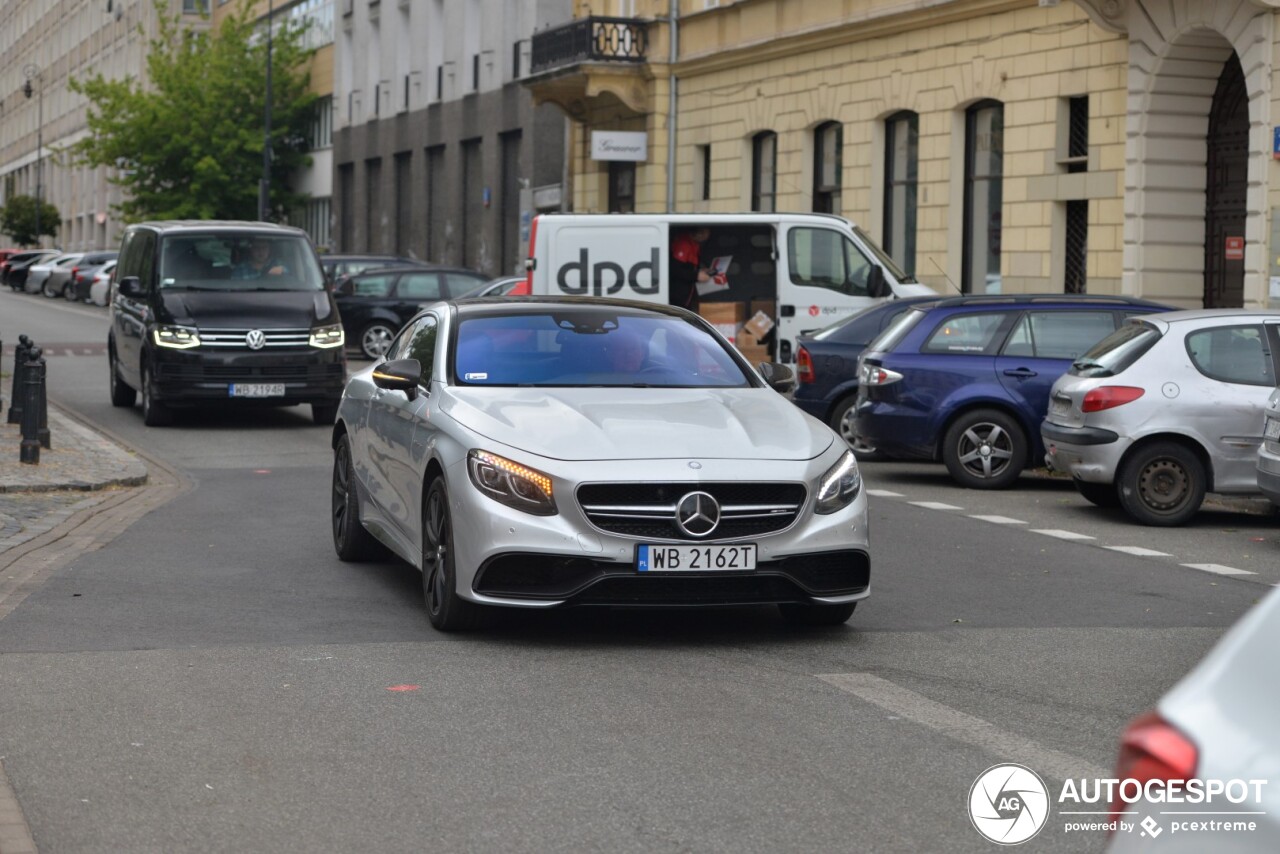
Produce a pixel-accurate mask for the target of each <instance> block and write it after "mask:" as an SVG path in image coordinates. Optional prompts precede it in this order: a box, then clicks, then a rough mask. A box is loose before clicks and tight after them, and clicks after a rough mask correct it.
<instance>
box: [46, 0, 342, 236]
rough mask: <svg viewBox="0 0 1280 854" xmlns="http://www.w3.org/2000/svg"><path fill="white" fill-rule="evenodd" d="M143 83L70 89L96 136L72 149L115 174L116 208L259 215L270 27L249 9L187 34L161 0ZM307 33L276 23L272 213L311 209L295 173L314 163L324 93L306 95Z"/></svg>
mask: <svg viewBox="0 0 1280 854" xmlns="http://www.w3.org/2000/svg"><path fill="white" fill-rule="evenodd" d="M156 13H157V15H158V16H159V19H160V26H159V30H158V35H157V36H156V38H154V39H152V40H151V43H150V51H149V53H148V54H147V82H146V84H143V83H141V82H139V81H137V80H134V79H132V78H126V79H124V80H108V79H106V78H104V77H103V76H102V75H101V74H97V75H95V76H93V77H90V78H88V79H82V80H73V81H71V84H70V86H71V89H72V90H73V91H76V92H80V93H82V94H84V96H85V97H86V98H87V99H88V100H89V108H88V126H89V135H88V136H86V137H85V138H83V139H81V140H80V141H79V142H77V143H75V144H74V145H72V146H71V148H70V149H69V151H70V153H71V155H72V157H73V158H75V159H76V161H77V162H79V163H83V164H86V165H90V166H108V167H115V168H117V169H119V170H120V171H119V172H118V177H116V178H113V179H112V180H113V182H114V183H116V184H119V185H120V186H122V187H124V188H125V191H126V195H127V197H128V199H127V201H125V202H123V203H122V204H120V205H118V206H117V208H116V209H117V213H119V214H120V215H121V216H122V217H123V218H124V219H125V220H126V221H128V222H137V221H139V220H144V219H248V220H253V219H257V218H258V185H259V181H260V179H261V177H262V146H263V113H264V107H265V104H266V73H267V46H266V38H265V31H260V30H259V28H258V24H256V23H255V21H254V20H253V18H252V17H251V15H250V13H249V10H248V9H247V8H246V9H244V10H242V11H240V12H237V13H235V14H232V15H230V16H228V17H227V18H225V19H224V20H223V21H222V23H221V24H220V25H219V26H218V27H217V28H216V29H211V30H208V31H204V32H195V31H193V30H190V29H185V28H183V27H182V26H180V24H179V20H178V17H177V16H176V15H172V14H170V13H168V12H167V11H165V8H164V7H163V6H162V5H161V3H160V2H159V0H157V2H156ZM302 35H303V30H302V29H301V28H300V27H298V26H293V25H289V24H287V23H282V22H280V21H277V22H276V23H275V25H274V26H273V35H272V57H271V86H272V99H271V100H272V110H271V140H272V142H271V151H272V161H271V195H270V208H271V211H272V213H273V214H274V215H276V217H277V218H278V215H279V213H280V212H283V211H288V210H291V209H293V208H294V207H296V206H297V205H299V204H300V203H302V202H304V201H305V196H303V195H300V194H298V193H294V192H293V191H292V190H291V189H290V187H289V177H290V175H291V174H292V173H293V172H294V170H296V169H297V168H298V167H300V166H304V165H309V164H310V162H311V158H310V155H308V154H307V139H308V130H309V128H310V123H311V119H312V116H313V115H314V112H315V108H316V101H317V96H316V95H315V94H314V93H312V92H310V91H309V90H308V86H309V85H310V80H309V74H308V73H307V71H306V63H307V60H308V59H309V58H310V56H311V51H309V50H306V49H304V48H303V46H302Z"/></svg>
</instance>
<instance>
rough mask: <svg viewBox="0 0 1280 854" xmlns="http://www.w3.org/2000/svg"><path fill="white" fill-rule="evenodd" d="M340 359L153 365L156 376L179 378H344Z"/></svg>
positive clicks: (222, 379)
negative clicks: (305, 362) (298, 362)
mask: <svg viewBox="0 0 1280 854" xmlns="http://www.w3.org/2000/svg"><path fill="white" fill-rule="evenodd" d="M345 376H346V369H345V366H344V365H343V364H342V363H341V362H333V363H331V364H325V365H205V364H201V363H200V362H191V363H179V364H171V365H170V364H164V363H160V364H158V365H157V366H156V378H157V379H160V380H180V381H183V382H191V383H198V382H217V383H232V382H263V381H267V380H277V381H280V382H312V381H323V380H334V379H344V378H345Z"/></svg>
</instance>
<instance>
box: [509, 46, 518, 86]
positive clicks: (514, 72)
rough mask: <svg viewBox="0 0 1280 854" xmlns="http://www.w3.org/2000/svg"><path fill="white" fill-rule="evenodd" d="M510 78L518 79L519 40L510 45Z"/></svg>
mask: <svg viewBox="0 0 1280 854" xmlns="http://www.w3.org/2000/svg"><path fill="white" fill-rule="evenodd" d="M511 79H512V80H519V79H520V42H515V43H514V44H512V45H511Z"/></svg>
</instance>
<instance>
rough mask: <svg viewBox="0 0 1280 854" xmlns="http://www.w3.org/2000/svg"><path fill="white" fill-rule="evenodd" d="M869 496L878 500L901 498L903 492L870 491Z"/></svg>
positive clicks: (868, 491)
mask: <svg viewBox="0 0 1280 854" xmlns="http://www.w3.org/2000/svg"><path fill="white" fill-rule="evenodd" d="M867 495H874V496H876V497H877V498H901V497H902V493H901V492H890V491H889V490H887V489H868V490H867Z"/></svg>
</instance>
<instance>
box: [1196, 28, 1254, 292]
mask: <svg viewBox="0 0 1280 854" xmlns="http://www.w3.org/2000/svg"><path fill="white" fill-rule="evenodd" d="M1207 144H1208V145H1207V147H1208V160H1207V164H1206V167H1207V168H1206V183H1205V244H1204V307H1205V308H1240V307H1242V306H1243V305H1244V234H1245V218H1246V214H1247V210H1248V209H1247V207H1246V202H1247V193H1248V189H1249V97H1248V92H1247V91H1246V89H1245V80H1244V69H1243V68H1241V66H1240V57H1238V56H1237V55H1236V53H1235V52H1234V51H1232V53H1231V55H1230V56H1229V57H1227V61H1226V62H1225V63H1224V64H1223V68H1222V75H1221V76H1220V77H1219V78H1218V86H1217V89H1216V90H1214V93H1213V103H1212V105H1211V106H1210V108H1209V133H1208V137H1207Z"/></svg>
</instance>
